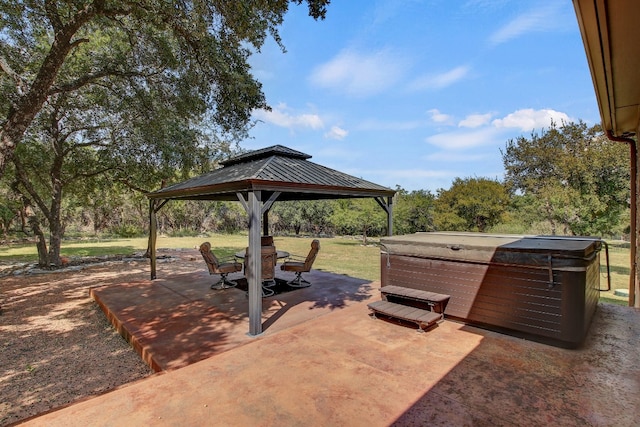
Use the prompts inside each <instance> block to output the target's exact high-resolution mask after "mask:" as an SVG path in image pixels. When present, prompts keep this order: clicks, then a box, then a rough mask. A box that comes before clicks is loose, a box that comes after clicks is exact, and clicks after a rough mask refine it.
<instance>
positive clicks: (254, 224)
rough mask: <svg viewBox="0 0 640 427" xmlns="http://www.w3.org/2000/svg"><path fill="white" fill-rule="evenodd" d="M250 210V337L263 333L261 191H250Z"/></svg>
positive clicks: (248, 278)
mask: <svg viewBox="0 0 640 427" xmlns="http://www.w3.org/2000/svg"><path fill="white" fill-rule="evenodd" d="M248 198H249V200H248V203H247V206H248V208H249V210H248V212H247V213H248V214H249V250H248V254H247V255H248V260H245V262H247V261H248V262H249V265H248V266H247V274H248V275H247V282H248V286H249V336H257V335H260V334H261V333H262V283H261V282H262V280H261V278H262V263H261V255H262V253H261V249H260V214H261V206H260V205H261V202H262V200H261V199H262V192H261V191H250V192H249V194H248Z"/></svg>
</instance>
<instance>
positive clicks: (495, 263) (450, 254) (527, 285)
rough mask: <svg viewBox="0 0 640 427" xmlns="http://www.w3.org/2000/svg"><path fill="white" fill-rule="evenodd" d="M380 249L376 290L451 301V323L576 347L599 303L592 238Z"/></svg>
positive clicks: (489, 238)
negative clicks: (396, 290)
mask: <svg viewBox="0 0 640 427" xmlns="http://www.w3.org/2000/svg"><path fill="white" fill-rule="evenodd" d="M381 243H382V251H381V282H382V286H386V285H395V286H402V287H407V288H412V289H420V290H425V291H430V292H436V293H439V294H447V295H451V299H450V300H449V304H448V305H447V308H446V312H445V315H446V317H447V318H450V319H453V320H460V321H463V322H466V323H469V324H473V325H476V326H480V327H484V328H488V329H492V330H496V331H498V332H503V333H509V334H512V335H516V336H522V337H524V338H530V339H534V340H537V341H542V342H545V343H549V344H553V345H557V346H561V347H567V348H575V347H578V346H579V345H580V344H581V343H582V341H583V340H584V338H585V335H586V333H587V331H588V329H589V325H590V323H591V318H592V317H593V313H594V312H595V309H596V306H597V303H598V298H599V289H600V249H601V245H602V242H601V241H600V239H598V238H593V237H555V236H553V237H551V236H513V235H492V234H483V233H443V232H438V233H416V234H411V235H404V236H393V237H386V238H383V239H382V240H381Z"/></svg>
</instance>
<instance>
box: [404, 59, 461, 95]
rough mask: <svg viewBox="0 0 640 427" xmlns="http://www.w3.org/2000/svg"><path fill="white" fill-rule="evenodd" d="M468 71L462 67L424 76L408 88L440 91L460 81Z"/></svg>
mask: <svg viewBox="0 0 640 427" xmlns="http://www.w3.org/2000/svg"><path fill="white" fill-rule="evenodd" d="M469 71H470V70H469V67H467V66H466V65H463V66H460V67H456V68H453V69H451V70H449V71H445V72H444V73H440V74H430V75H425V76H422V77H420V78H418V79H416V80H414V81H413V82H412V83H411V84H410V85H409V87H410V89H413V90H425V89H442V88H445V87H448V86H451V85H452V84H454V83H456V82H458V81H460V80H462V79H463V78H465V77H466V76H467V75H468V74H469Z"/></svg>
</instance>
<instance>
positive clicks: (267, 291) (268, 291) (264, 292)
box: [262, 285, 276, 298]
mask: <svg viewBox="0 0 640 427" xmlns="http://www.w3.org/2000/svg"><path fill="white" fill-rule="evenodd" d="M275 293H276V291H274V290H273V289H271V288H268V287H266V286H265V285H262V298H266V297H270V296H273V295H274V294H275Z"/></svg>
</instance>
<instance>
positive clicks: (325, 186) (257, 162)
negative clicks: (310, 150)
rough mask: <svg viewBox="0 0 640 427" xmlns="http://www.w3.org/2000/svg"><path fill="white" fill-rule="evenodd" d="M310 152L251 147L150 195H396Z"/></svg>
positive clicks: (221, 198) (229, 197) (190, 197)
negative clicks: (323, 162)
mask: <svg viewBox="0 0 640 427" xmlns="http://www.w3.org/2000/svg"><path fill="white" fill-rule="evenodd" d="M310 158H311V156H310V155H308V154H304V153H301V152H299V151H296V150H292V149H291V148H288V147H284V146H282V145H275V146H272V147H267V148H263V149H260V150H255V151H250V152H247V153H244V154H242V155H239V156H236V157H233V158H231V159H228V160H225V161H224V162H221V165H222V167H221V168H218V169H215V170H213V171H211V172H209V173H207V174H204V175H201V176H197V177H194V178H191V179H188V180H186V181H183V182H179V183H175V184H173V185H170V186H168V187H165V188H162V189H160V190H158V191H154V192H151V193H147V197H148V198H150V199H160V200H215V201H225V200H226V201H231V200H238V194H242V195H243V198H244V199H245V200H246V199H247V194H248V193H249V192H255V191H260V192H261V193H262V196H263V197H265V198H270V197H271V195H272V194H274V193H278V196H277V199H278V200H280V201H287V200H322V199H343V198H380V197H393V196H394V194H395V193H396V191H395V190H392V189H390V188H387V187H384V186H381V185H378V184H374V183H372V182H369V181H366V180H364V179H362V178H358V177H355V176H351V175H348V174H346V173H343V172H340V171H337V170H334V169H330V168H327V167H325V166H322V165H318V164H316V163H313V162H311V161H309V159H310Z"/></svg>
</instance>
